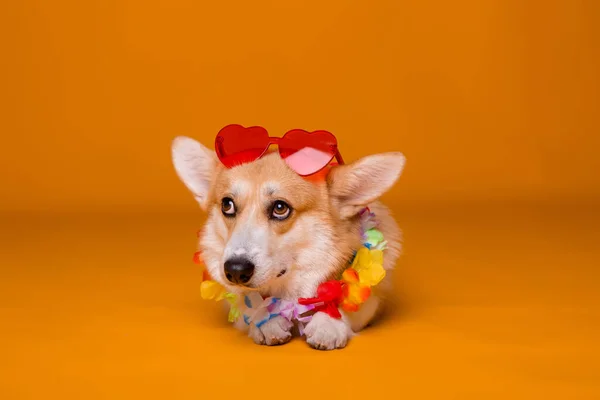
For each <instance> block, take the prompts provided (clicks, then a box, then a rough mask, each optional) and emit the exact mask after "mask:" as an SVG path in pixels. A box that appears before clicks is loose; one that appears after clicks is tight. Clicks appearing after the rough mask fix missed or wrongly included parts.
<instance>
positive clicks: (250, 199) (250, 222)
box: [173, 138, 404, 349]
mask: <svg viewBox="0 0 600 400" xmlns="http://www.w3.org/2000/svg"><path fill="white" fill-rule="evenodd" d="M198 146H200V147H198ZM173 160H174V164H175V168H176V170H177V172H178V174H179V176H180V178H181V179H182V180H183V181H184V183H185V184H186V186H187V187H188V188H189V189H190V190H191V191H192V192H193V193H194V195H195V197H196V199H197V200H198V202H199V203H200V205H201V207H202V208H203V209H204V210H206V211H207V212H208V220H207V222H206V224H205V226H204V228H203V231H202V235H201V239H200V250H201V251H202V254H203V258H204V261H205V263H206V265H207V269H208V271H209V273H210V275H211V276H212V278H213V279H215V280H216V281H218V282H219V283H221V284H222V285H224V286H225V287H226V288H227V289H228V290H230V291H232V292H236V293H243V292H244V291H247V290H258V291H259V292H260V293H261V294H262V295H264V296H276V297H281V298H284V299H289V300H296V299H297V298H299V297H312V296H314V295H315V292H316V289H317V286H318V285H319V284H320V283H322V282H324V281H326V280H328V279H332V278H335V277H337V276H338V275H339V274H340V273H341V272H342V271H343V269H344V268H346V267H347V263H348V260H349V258H350V257H351V255H352V253H353V252H354V251H355V250H356V249H358V248H359V247H360V246H361V238H360V233H359V229H360V219H359V217H358V215H357V213H358V211H360V209H362V208H363V207H364V206H367V205H368V206H369V207H370V208H371V210H372V211H373V212H375V214H376V216H377V219H378V220H379V222H380V227H379V228H380V230H381V231H382V233H383V234H384V235H385V238H386V240H387V241H388V249H387V250H386V252H385V258H384V268H385V269H386V270H387V271H388V274H387V276H386V278H385V279H384V281H383V282H382V283H380V285H378V286H377V287H376V288H375V289H374V291H373V295H372V296H371V298H370V299H369V300H368V301H367V302H366V303H365V304H363V306H362V307H361V309H360V310H359V311H358V312H356V313H349V314H348V315H344V318H343V319H342V320H334V319H332V318H331V317H329V316H328V315H326V314H322V313H319V314H317V315H315V316H314V317H313V319H312V321H311V322H310V323H309V324H308V326H307V327H306V339H307V342H308V343H309V344H310V345H311V346H312V347H315V348H319V349H333V348H341V347H344V346H345V345H346V343H347V341H348V340H349V339H350V337H352V335H353V332H358V331H359V330H361V329H363V328H364V327H365V326H366V325H367V324H369V322H371V321H372V319H373V318H375V317H376V316H377V314H378V312H379V311H380V310H381V307H382V305H383V304H384V300H385V298H386V296H387V295H388V294H389V292H390V291H391V290H392V285H391V271H392V269H393V268H394V265H395V263H396V260H397V258H398V256H399V255H400V251H401V233H400V230H399V228H398V226H397V224H396V222H395V221H394V219H393V218H392V216H391V215H390V212H389V210H388V209H387V208H386V207H385V206H384V205H383V204H381V203H379V202H378V201H376V200H377V198H378V197H379V196H380V195H381V194H383V193H384V192H385V191H386V190H388V189H389V188H390V187H391V186H392V185H393V184H394V183H395V181H396V180H397V178H398V176H399V175H400V172H401V170H402V167H403V165H404V158H403V156H402V155H401V154H399V153H389V154H384V155H377V156H371V157H366V158H364V159H362V160H359V161H358V162H357V163H354V164H351V165H345V166H340V167H334V168H333V169H332V171H331V172H330V173H329V175H328V178H327V181H325V182H320V183H312V182H309V181H307V180H306V179H304V178H302V177H300V176H298V175H297V174H296V173H295V172H294V171H292V170H291V169H290V168H289V167H288V166H287V165H286V164H285V162H283V160H282V159H281V158H280V157H279V156H278V155H277V154H276V153H274V154H268V155H266V156H264V157H263V158H261V159H259V160H257V161H254V162H252V163H249V164H245V165H242V166H239V167H236V168H232V169H226V168H224V167H223V166H222V165H221V164H220V163H219V162H218V161H216V159H215V157H214V153H212V152H211V151H210V150H208V149H206V148H204V147H203V146H201V145H199V144H198V143H197V142H195V141H193V140H192V139H189V138H177V139H176V140H175V141H174V144H173ZM224 197H230V198H232V199H233V200H234V202H235V204H236V209H237V215H236V216H235V218H226V217H224V216H223V214H222V212H221V200H222V199H223V198H224ZM275 200H283V201H285V202H286V203H288V204H289V205H291V207H292V208H293V211H292V214H291V216H290V217H289V218H288V219H287V220H285V221H274V220H271V219H269V218H268V215H269V205H270V204H272V202H273V201H275ZM233 254H236V255H237V254H244V256H247V257H250V258H251V259H252V261H253V262H254V264H255V265H256V268H255V272H254V276H253V277H252V279H251V281H250V282H249V283H248V287H242V286H236V285H231V284H230V283H229V282H228V280H227V279H226V278H225V276H224V271H223V264H224V262H225V260H226V259H227V258H228V257H231V256H232V255H233ZM283 270H285V271H286V273H285V274H284V275H283V276H281V277H277V275H278V274H280V272H281V271H283ZM291 325H292V324H289V323H287V321H285V320H284V319H283V318H281V317H278V318H274V319H272V320H271V321H269V322H268V323H266V324H264V325H263V326H262V327H261V328H260V329H257V328H256V327H254V326H252V327H251V328H250V330H249V335H250V337H252V339H253V340H254V341H255V342H257V343H260V344H268V345H273V344H282V343H285V342H287V341H288V340H289V339H290V338H291V332H290V330H291V328H292V326H291ZM236 326H238V327H240V328H241V329H245V328H246V326H245V325H244V324H242V323H238V324H236Z"/></svg>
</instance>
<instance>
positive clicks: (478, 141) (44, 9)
mask: <svg viewBox="0 0 600 400" xmlns="http://www.w3.org/2000/svg"><path fill="white" fill-rule="evenodd" d="M598 4H599V3H598V2H596V1H592V0H590V1H567V0H564V1H479V0H472V1H466V0H459V1H451V2H450V1H431V0H429V1H398V0H377V1H370V2H359V1H348V0H334V1H326V2H324V1H312V0H311V1H306V0H302V1H240V0H235V1H227V2H208V1H197V0H194V1H191V0H190V1H187V0H172V1H162V2H161V1H148V0H146V1H138V0H126V1H84V2H82V1H67V0H60V1H34V0H25V1H11V2H3V5H2V6H0V7H1V8H0V11H1V12H0V15H2V17H0V18H2V19H3V21H2V24H0V26H1V27H0V29H1V30H2V32H1V33H2V35H1V39H0V40H1V41H2V48H3V50H4V51H3V55H2V59H3V62H2V64H1V67H0V68H1V69H2V70H1V76H2V78H0V79H1V80H2V81H3V85H2V104H1V108H0V110H1V111H0V113H1V114H2V118H1V120H2V139H3V140H2V142H3V144H2V150H0V151H1V152H2V157H0V181H1V182H2V185H0V198H1V199H2V200H1V202H0V207H1V208H2V209H4V210H15V209H18V210H86V209H91V210H94V209H105V208H117V209H121V210H129V209H131V210H134V209H135V210H156V209H161V210H163V209H164V210H174V209H177V210H182V209H184V210H185V209H189V210H191V209H193V208H194V207H195V204H194V203H193V201H191V200H190V199H191V198H190V197H189V196H188V194H187V193H185V189H184V188H183V185H181V184H180V183H179V182H178V181H177V179H176V177H175V174H174V173H173V171H172V167H171V163H170V153H169V146H170V141H171V139H172V138H173V137H174V136H175V135H189V136H193V137H196V138H198V139H200V140H202V141H203V142H204V143H206V144H211V143H212V140H213V137H214V135H215V133H216V132H217V130H218V129H219V128H220V127H222V126H223V125H225V124H228V123H232V122H235V123H241V124H245V125H250V124H260V125H263V126H265V127H267V128H268V129H269V130H270V131H271V132H272V133H282V132H284V131H286V130H287V129H290V128H295V127H301V128H305V129H328V130H331V131H332V132H334V133H335V134H336V135H337V136H338V137H339V139H340V142H341V148H342V151H343V153H344V155H345V157H346V158H347V159H349V160H352V159H355V158H357V157H359V156H363V155H366V154H370V153H373V152H379V151H388V150H400V151H403V152H404V153H405V154H406V155H407V157H408V161H409V162H408V164H407V169H406V173H405V175H404V177H403V182H402V184H401V185H399V186H398V187H397V188H396V189H394V192H393V193H392V194H390V195H391V196H398V199H397V200H398V201H399V202H401V203H407V204H408V203H430V202H436V201H440V200H443V201H444V202H449V201H464V200H468V201H478V200H491V199H498V200H500V201H503V200H514V199H534V200H540V199H543V200H552V201H554V200H571V199H580V198H583V197H585V198H595V197H597V196H598V195H599V194H600V173H598V171H599V169H600V168H599V167H600V158H599V157H598V156H597V152H598V149H599V147H600V146H599V145H600V124H599V122H598V116H597V113H598V110H599V106H600V101H599V93H600V80H599V79H598V71H599V70H600V61H599V54H600V51H599V47H598V43H599V42H598V38H599V37H600V32H599V31H600V29H599V28H598V26H600V25H599V23H600V19H599V18H598V15H599V12H598V11H599V8H600V7H599V5H598Z"/></svg>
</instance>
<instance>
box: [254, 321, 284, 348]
mask: <svg viewBox="0 0 600 400" xmlns="http://www.w3.org/2000/svg"><path fill="white" fill-rule="evenodd" d="M293 326H294V324H293V323H292V322H290V321H288V320H287V319H286V318H283V317H281V316H277V317H275V318H272V319H271V320H269V321H267V322H265V323H264V324H263V325H261V327H260V328H257V327H256V325H251V326H250V330H249V332H248V336H250V337H251V338H252V340H254V343H256V344H264V345H267V346H277V345H280V344H286V343H287V342H289V341H290V340H291V339H292V332H291V329H292V327H293Z"/></svg>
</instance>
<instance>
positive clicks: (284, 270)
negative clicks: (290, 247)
mask: <svg viewBox="0 0 600 400" xmlns="http://www.w3.org/2000/svg"><path fill="white" fill-rule="evenodd" d="M286 272H287V269H285V268H284V269H282V270H281V271H279V273H278V274H277V276H276V278H281V277H282V276H283V275H285V273H286Z"/></svg>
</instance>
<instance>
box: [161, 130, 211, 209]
mask: <svg viewBox="0 0 600 400" xmlns="http://www.w3.org/2000/svg"><path fill="white" fill-rule="evenodd" d="M171 152H172V156H173V165H174V166H175V171H177V175H178V176H179V179H181V181H182V182H183V183H184V184H185V186H187V188H188V189H189V190H190V191H191V192H192V193H193V194H194V197H195V198H196V201H198V203H199V204H200V207H202V209H203V210H206V207H207V199H208V194H209V191H210V186H211V184H212V180H213V177H214V175H215V172H216V168H217V165H218V160H217V157H216V155H215V152H214V151H212V150H209V149H207V148H206V147H204V146H203V145H201V144H200V143H198V142H197V141H195V140H194V139H191V138H189V137H185V136H179V137H176V138H175V139H174V140H173V144H172V146H171Z"/></svg>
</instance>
